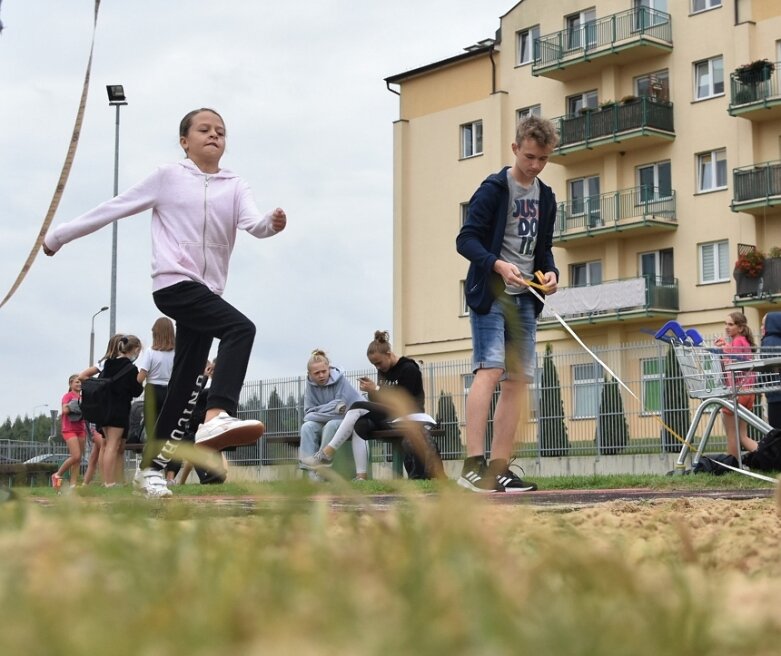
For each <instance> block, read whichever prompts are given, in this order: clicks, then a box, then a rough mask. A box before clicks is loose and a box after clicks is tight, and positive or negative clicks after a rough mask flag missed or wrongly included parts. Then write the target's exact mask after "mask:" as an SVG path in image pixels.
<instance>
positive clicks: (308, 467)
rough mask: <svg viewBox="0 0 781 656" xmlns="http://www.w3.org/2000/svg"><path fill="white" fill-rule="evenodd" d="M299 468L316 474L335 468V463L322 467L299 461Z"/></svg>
mask: <svg viewBox="0 0 781 656" xmlns="http://www.w3.org/2000/svg"><path fill="white" fill-rule="evenodd" d="M298 466H299V467H301V469H303V470H305V471H313V472H316V471H318V470H320V469H330V468H331V467H333V466H334V463H332V462H329V463H328V464H325V463H323V464H322V465H307V464H306V463H303V462H301V461H300V460H299V461H298Z"/></svg>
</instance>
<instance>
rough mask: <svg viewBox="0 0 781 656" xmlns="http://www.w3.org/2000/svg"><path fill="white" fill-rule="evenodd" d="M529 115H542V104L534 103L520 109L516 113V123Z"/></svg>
mask: <svg viewBox="0 0 781 656" xmlns="http://www.w3.org/2000/svg"><path fill="white" fill-rule="evenodd" d="M528 116H542V105H532V106H531V107H523V108H522V109H519V110H518V111H517V112H516V114H515V123H516V124H518V123H520V122H521V121H522V120H523V119H525V118H527V117H528Z"/></svg>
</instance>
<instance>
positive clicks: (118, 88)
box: [90, 84, 127, 365]
mask: <svg viewBox="0 0 781 656" xmlns="http://www.w3.org/2000/svg"><path fill="white" fill-rule="evenodd" d="M106 92H107V93H108V104H109V106H111V107H116V108H117V113H116V116H117V118H116V122H115V130H114V195H115V196H116V195H117V194H118V193H119V108H120V107H122V105H127V101H126V100H125V88H124V87H123V86H122V85H121V84H107V85H106ZM110 307H111V313H110V314H109V334H111V335H113V334H115V333H116V330H117V222H116V221H114V223H113V224H112V227H111V305H110ZM90 365H92V363H91V362H90Z"/></svg>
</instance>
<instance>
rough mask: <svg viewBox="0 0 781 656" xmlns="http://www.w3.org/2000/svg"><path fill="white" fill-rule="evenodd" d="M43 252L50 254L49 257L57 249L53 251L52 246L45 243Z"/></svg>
mask: <svg viewBox="0 0 781 656" xmlns="http://www.w3.org/2000/svg"><path fill="white" fill-rule="evenodd" d="M43 252H44V254H45V255H48V256H49V257H52V256H53V255H54V254H55V253H56V252H57V251H53V250H52V249H51V248H49V247H48V246H47V245H46V244H45V243H44V244H43Z"/></svg>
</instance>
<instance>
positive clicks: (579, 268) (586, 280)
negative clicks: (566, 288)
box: [569, 260, 602, 287]
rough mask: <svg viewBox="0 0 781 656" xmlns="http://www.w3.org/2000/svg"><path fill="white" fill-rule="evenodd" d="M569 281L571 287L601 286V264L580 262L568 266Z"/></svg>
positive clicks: (597, 261)
mask: <svg viewBox="0 0 781 656" xmlns="http://www.w3.org/2000/svg"><path fill="white" fill-rule="evenodd" d="M569 279H570V286H571V287H589V286H590V285H601V284H602V262H600V261H599V260H596V261H594V262H582V263H580V264H570V267H569Z"/></svg>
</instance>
